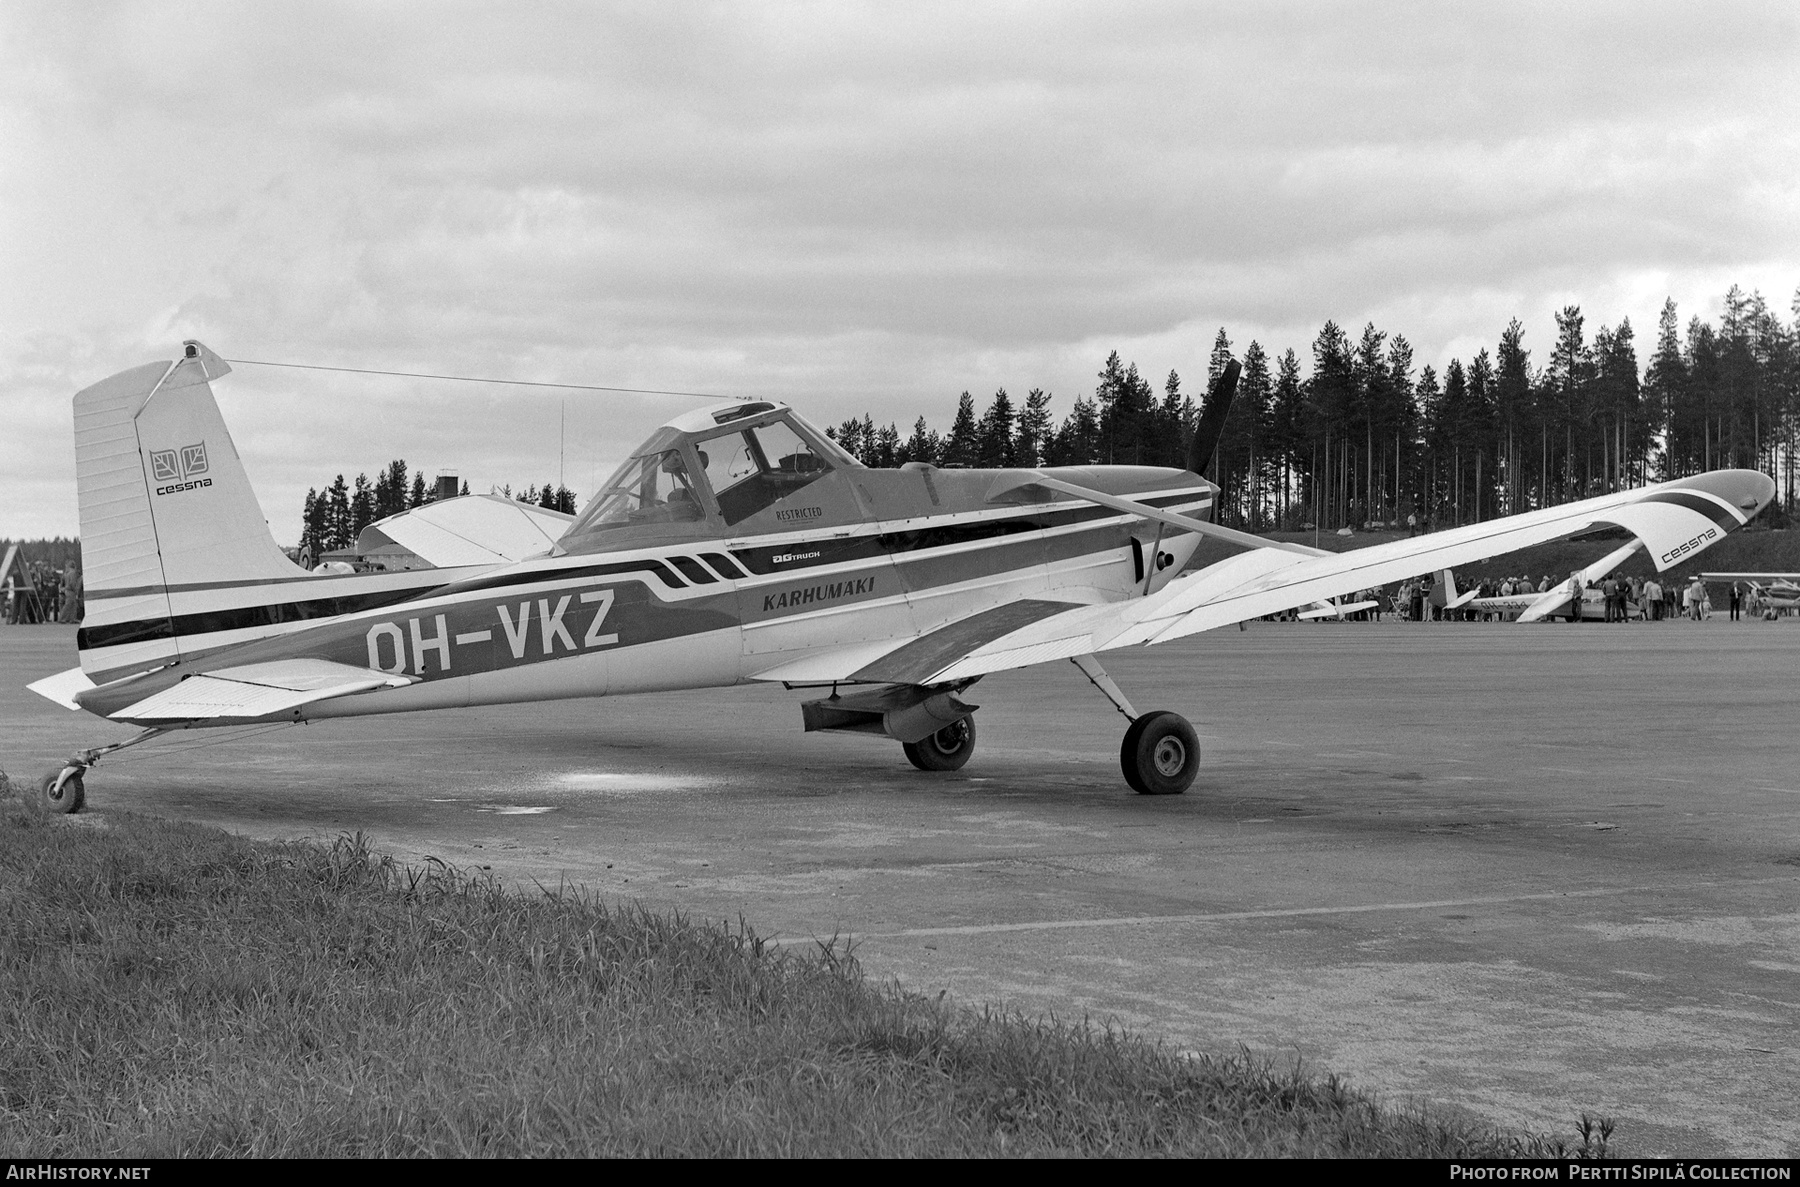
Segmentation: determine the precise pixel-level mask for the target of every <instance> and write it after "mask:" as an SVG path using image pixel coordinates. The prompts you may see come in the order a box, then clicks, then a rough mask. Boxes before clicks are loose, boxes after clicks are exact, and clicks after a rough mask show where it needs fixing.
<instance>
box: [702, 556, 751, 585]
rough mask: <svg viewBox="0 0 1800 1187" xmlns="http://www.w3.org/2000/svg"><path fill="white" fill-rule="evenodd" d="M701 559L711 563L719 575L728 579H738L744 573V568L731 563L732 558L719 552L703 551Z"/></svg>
mask: <svg viewBox="0 0 1800 1187" xmlns="http://www.w3.org/2000/svg"><path fill="white" fill-rule="evenodd" d="M700 559H701V560H703V561H705V562H706V563H707V564H709V565H711V566H712V567H713V569H714V570H715V571H716V572H717V573H718V574H719V576H721V577H723V578H725V580H727V581H736V580H737V579H738V578H739V577H742V576H743V575H744V570H742V569H741V568H739V567H738V566H736V565H734V564H732V563H731V558H730V557H728V556H725V555H723V554H721V553H717V552H703V553H701V554H700Z"/></svg>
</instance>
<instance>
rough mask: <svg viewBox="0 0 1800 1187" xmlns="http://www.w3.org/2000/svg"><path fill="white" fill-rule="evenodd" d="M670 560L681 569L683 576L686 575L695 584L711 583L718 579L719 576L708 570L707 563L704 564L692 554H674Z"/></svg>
mask: <svg viewBox="0 0 1800 1187" xmlns="http://www.w3.org/2000/svg"><path fill="white" fill-rule="evenodd" d="M669 560H670V561H671V562H672V563H673V564H674V565H675V567H676V568H677V569H680V570H681V575H682V576H683V577H686V578H687V579H688V580H689V581H692V582H693V583H694V584H695V585H711V584H713V583H714V582H716V581H718V578H717V577H714V576H713V575H712V573H710V572H709V571H708V570H707V568H706V566H705V565H702V564H701V563H700V562H699V561H697V560H695V559H694V558H693V557H691V556H672V557H670V558H669Z"/></svg>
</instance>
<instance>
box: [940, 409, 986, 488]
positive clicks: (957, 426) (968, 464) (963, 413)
mask: <svg viewBox="0 0 1800 1187" xmlns="http://www.w3.org/2000/svg"><path fill="white" fill-rule="evenodd" d="M980 457H981V454H980V452H979V445H978V443H977V441H976V424H975V397H973V396H971V395H970V394H969V393H968V392H964V393H963V394H962V398H961V399H960V400H958V401H957V404H956V419H955V420H953V421H951V422H950V432H949V434H948V435H946V436H945V438H944V452H943V460H942V461H941V462H939V463H938V464H939V465H941V466H943V467H944V468H946V469H952V468H954V469H969V468H972V467H974V466H975V465H976V464H977V463H978V462H979V460H980Z"/></svg>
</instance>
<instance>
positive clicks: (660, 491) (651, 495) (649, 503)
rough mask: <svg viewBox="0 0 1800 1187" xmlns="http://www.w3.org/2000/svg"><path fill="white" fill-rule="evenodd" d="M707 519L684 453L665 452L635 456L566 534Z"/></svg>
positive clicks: (673, 450) (676, 451)
mask: <svg viewBox="0 0 1800 1187" xmlns="http://www.w3.org/2000/svg"><path fill="white" fill-rule="evenodd" d="M703 518H705V512H704V510H703V508H702V506H701V503H700V495H699V492H697V491H696V490H695V489H694V482H693V479H692V478H690V477H689V476H688V470H687V464H686V463H685V462H684V461H683V460H682V457H681V451H680V450H679V449H665V450H661V451H659V452H657V453H649V454H644V455H641V456H639V457H634V458H632V459H631V460H630V461H628V462H626V463H625V464H624V465H623V466H621V467H620V468H619V470H618V472H617V473H616V474H614V475H613V476H612V481H610V482H608V483H607V484H606V489H604V490H602V491H601V492H600V493H599V494H598V495H597V496H595V498H594V500H593V501H592V502H591V503H589V504H588V507H587V510H585V511H583V512H582V514H581V518H580V519H578V520H576V522H575V523H574V525H573V526H572V527H570V529H569V531H568V532H567V533H566V535H567V536H571V537H572V536H578V535H585V534H587V533H589V532H598V531H605V530H607V529H609V528H622V527H629V526H632V525H635V524H645V523H685V522H689V521H692V520H699V519H703Z"/></svg>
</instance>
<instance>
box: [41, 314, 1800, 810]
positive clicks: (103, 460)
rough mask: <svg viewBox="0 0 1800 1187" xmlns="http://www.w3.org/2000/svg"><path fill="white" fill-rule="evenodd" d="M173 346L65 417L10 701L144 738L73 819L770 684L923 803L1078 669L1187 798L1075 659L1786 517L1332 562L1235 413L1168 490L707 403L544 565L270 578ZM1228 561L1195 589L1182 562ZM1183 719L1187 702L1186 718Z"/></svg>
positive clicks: (1160, 755)
mask: <svg viewBox="0 0 1800 1187" xmlns="http://www.w3.org/2000/svg"><path fill="white" fill-rule="evenodd" d="M230 370H231V368H230V367H229V366H228V365H227V364H226V363H225V361H224V360H223V359H221V358H219V357H218V356H217V355H215V354H214V353H213V352H212V351H210V350H208V349H207V348H206V347H204V346H202V345H201V344H200V343H198V342H188V343H186V344H185V348H184V350H183V353H182V357H181V358H179V359H177V360H175V361H174V362H172V363H171V362H156V363H147V364H145V365H143V366H141V367H136V368H133V369H132V370H129V371H123V372H121V373H119V374H117V375H114V376H112V377H111V378H109V379H105V380H102V381H101V382H99V383H97V384H95V385H94V386H92V387H90V388H87V389H86V390H85V391H82V392H80V393H78V394H77V395H76V397H75V464H76V477H77V486H78V493H79V498H80V511H81V543H82V552H83V560H84V566H85V570H86V595H87V609H86V616H85V617H84V618H83V620H82V623H81V628H80V631H79V633H78V635H77V647H78V648H79V651H80V657H81V666H80V667H79V668H76V669H71V670H70V671H67V672H64V673H62V674H60V675H58V676H52V677H49V678H47V679H45V680H41V681H38V682H37V683H36V684H33V685H32V686H31V687H32V688H33V690H34V691H37V692H39V693H42V694H43V695H45V696H48V697H50V698H52V699H54V700H56V701H58V702H59V703H61V704H63V705H65V706H67V707H69V708H71V709H85V710H87V711H88V712H90V713H93V714H96V715H98V716H100V717H104V718H106V719H107V720H109V721H117V722H124V723H127V724H130V725H135V726H138V727H140V732H139V733H137V734H136V735H134V736H132V737H131V738H129V739H127V740H125V741H122V742H117V743H113V744H110V745H103V746H97V747H95V748H93V749H90V750H84V751H82V752H81V753H79V754H77V755H75V756H74V757H73V758H71V759H70V760H69V761H68V762H66V763H64V764H62V765H60V766H59V767H58V768H57V769H56V770H54V771H52V772H51V773H50V774H48V775H47V776H45V778H44V780H43V782H42V784H41V785H40V789H39V790H40V793H41V797H42V801H43V803H44V804H45V805H46V806H47V807H49V808H50V809H51V810H54V811H62V812H73V811H76V810H78V809H79V808H80V807H81V805H82V802H83V797H84V787H83V779H84V777H85V775H86V774H87V772H88V770H89V768H91V767H92V766H94V764H95V763H96V762H98V761H99V760H100V759H101V758H102V757H104V756H105V755H107V754H110V753H113V752H114V751H117V750H120V749H123V748H125V747H128V746H135V745H138V744H140V743H143V742H146V741H149V740H151V739H154V738H158V737H162V736H164V735H166V734H169V733H171V732H172V731H177V730H189V729H200V728H207V727H217V726H233V725H247V724H252V723H267V722H301V721H320V720H324V719H327V718H333V717H352V716H360V715H363V714H372V713H404V712H411V711H418V710H427V709H445V708H461V707H466V706H475V705H492V704H502V703H506V702H512V701H531V700H549V699H554V698H560V697H602V696H621V695H625V694H628V693H638V692H653V691H666V690H671V689H683V688H705V687H714V686H719V685H732V684H750V683H779V684H782V685H784V686H786V687H788V688H790V689H800V690H804V692H805V699H804V700H803V701H802V703H801V705H800V718H801V723H802V724H803V726H804V728H805V729H807V730H831V731H841V732H849V733H865V734H879V735H882V736H884V737H887V738H891V739H893V740H894V741H895V742H898V743H899V744H900V747H901V749H902V750H903V751H904V753H905V755H906V757H907V758H908V759H909V760H910V761H911V762H912V763H913V765H914V766H917V767H919V768H921V769H923V770H927V771H951V770H955V769H957V768H959V767H961V766H962V765H963V764H964V763H965V762H967V761H968V759H969V756H970V755H971V753H973V751H974V748H975V725H974V718H973V714H974V713H975V711H976V706H975V705H973V704H971V703H969V701H968V700H967V699H966V698H967V696H968V694H969V688H970V686H971V685H973V684H974V683H975V682H976V681H978V680H980V679H981V678H982V677H983V676H985V675H987V674H988V673H990V672H998V671H1004V670H1007V669H1011V668H1019V667H1025V666H1028V665H1031V664H1042V663H1051V662H1056V661H1064V660H1067V661H1072V662H1073V663H1075V664H1076V665H1077V666H1078V667H1079V668H1080V669H1081V670H1082V672H1084V673H1085V674H1086V675H1087V677H1088V679H1089V680H1090V681H1092V683H1093V684H1094V686H1095V687H1096V688H1097V689H1099V691H1100V692H1101V693H1102V694H1104V696H1105V697H1106V698H1107V699H1108V700H1109V701H1111V703H1112V704H1113V706H1114V707H1116V708H1117V709H1118V711H1119V712H1120V713H1122V714H1123V715H1124V716H1125V717H1126V719H1127V720H1128V721H1129V723H1130V724H1129V727H1128V728H1127V729H1126V731H1125V736H1124V741H1123V744H1122V745H1121V747H1120V755H1119V758H1120V766H1121V768H1122V769H1123V772H1124V776H1125V780H1126V782H1127V783H1129V784H1130V785H1131V786H1132V787H1133V788H1135V789H1136V790H1137V791H1139V792H1142V793H1145V794H1153V795H1154V794H1169V793H1178V792H1182V791H1185V790H1186V789H1187V787H1188V786H1189V785H1190V784H1191V783H1192V782H1193V780H1194V776H1195V773H1196V771H1197V770H1198V767H1199V763H1200V746H1199V743H1198V739H1197V737H1196V735H1195V732H1194V729H1193V727H1192V726H1191V725H1189V724H1188V722H1187V721H1186V720H1185V719H1184V718H1182V717H1181V716H1180V715H1178V714H1176V713H1174V712H1170V711H1167V710H1161V711H1155V712H1149V713H1139V712H1138V710H1137V709H1136V708H1134V707H1133V706H1132V703H1131V701H1130V700H1128V699H1127V697H1126V695H1125V693H1124V692H1123V691H1122V690H1121V689H1120V688H1119V687H1118V686H1117V685H1116V684H1115V683H1114V682H1113V681H1112V679H1111V678H1109V677H1108V676H1107V674H1106V672H1105V670H1104V669H1103V668H1102V667H1101V666H1100V663H1099V660H1098V659H1097V658H1096V657H1097V656H1098V655H1099V654H1100V653H1102V652H1105V651H1109V650H1113V649H1116V648H1121V647H1133V646H1139V645H1156V644H1159V643H1167V642H1169V641H1171V640H1173V639H1179V638H1182V637H1184V636H1187V635H1192V634H1195V633H1198V632H1201V631H1207V630H1212V629H1214V628H1216V627H1221V626H1229V625H1232V624H1235V623H1238V622H1241V621H1244V620H1246V619H1252V618H1257V617H1260V616H1262V615H1266V614H1273V613H1277V612H1280V611H1286V610H1290V609H1297V608H1299V607H1307V606H1322V607H1325V612H1329V611H1330V608H1331V605H1332V603H1331V601H1330V599H1333V598H1337V597H1339V596H1341V595H1344V594H1347V593H1350V592H1351V591H1354V590H1361V589H1368V588H1372V587H1375V586H1380V585H1383V584H1386V583H1388V582H1392V581H1397V580H1400V579H1403V578H1405V577H1409V576H1413V575H1416V574H1419V573H1425V572H1430V571H1433V570H1437V569H1442V568H1445V567H1447V566H1450V565H1457V564H1468V563H1470V562H1472V561H1476V560H1480V559H1482V558H1485V557H1489V556H1495V555H1499V554H1502V553H1506V552H1510V551H1513V550H1514V549H1518V548H1523V547H1526V546H1528V545H1532V544H1538V543H1542V542H1544V541H1548V540H1552V539H1556V538H1559V537H1562V536H1567V535H1570V534H1573V533H1577V532H1583V531H1588V530H1591V529H1593V528H1595V527H1598V526H1608V525H1610V526H1617V527H1620V528H1624V529H1625V530H1627V531H1629V532H1631V533H1632V534H1633V535H1634V536H1635V537H1636V538H1637V539H1638V541H1639V542H1641V544H1642V546H1643V547H1644V548H1645V549H1647V550H1648V552H1649V554H1650V555H1651V557H1653V558H1654V560H1655V563H1656V565H1657V567H1658V568H1659V569H1665V568H1667V567H1668V566H1670V565H1672V564H1674V563H1676V562H1677V561H1680V560H1683V559H1686V558H1688V557H1690V556H1691V555H1693V554H1694V553H1696V552H1698V551H1699V550H1701V549H1703V548H1706V547H1707V546H1708V545H1710V544H1712V543H1713V542H1714V541H1716V540H1718V539H1720V538H1722V537H1723V536H1724V535H1725V533H1726V532H1729V531H1731V530H1732V529H1734V528H1737V527H1739V526H1741V525H1742V524H1744V523H1745V522H1747V521H1748V520H1749V519H1750V518H1751V517H1752V516H1754V515H1755V514H1756V513H1757V512H1758V511H1760V510H1761V509H1762V507H1763V506H1764V504H1766V503H1767V502H1768V501H1769V499H1770V498H1771V497H1773V495H1774V492H1775V484H1774V482H1773V481H1772V480H1771V479H1769V478H1768V477H1766V476H1764V475H1763V474H1760V473H1757V472H1755V471H1747V470H1722V471H1714V472H1712V473H1707V474H1701V475H1698V476H1695V477H1692V478H1684V479H1679V480H1677V481H1674V482H1665V483H1662V484H1660V485H1657V486H1649V487H1644V488H1641V489H1636V490H1627V491H1619V492H1617V493H1614V494H1608V495H1602V496H1600V497H1598V498H1592V499H1587V500H1585V501H1582V502H1578V503H1570V504H1567V505H1564V506H1560V507H1549V508H1544V509H1542V510H1538V511H1531V512H1527V513H1525V514H1523V515H1515V516H1512V517H1510V518H1506V519H1497V520H1491V521H1489V522H1487V523H1481V524H1475V525H1471V526H1469V527H1463V528H1457V529H1455V530H1452V531H1444V532H1437V533H1434V534H1430V535H1426V536H1421V537H1417V538H1413V539H1408V540H1396V541H1394V542H1392V543H1388V544H1381V545H1376V546H1374V547H1370V548H1364V549H1360V550H1357V551H1353V552H1347V553H1342V554H1332V553H1325V552H1320V551H1318V550H1316V549H1312V548H1306V547H1303V546H1301V545H1298V544H1289V543H1282V542H1276V541H1270V540H1265V539H1262V538H1261V537H1258V536H1254V535H1250V534H1247V533H1244V532H1239V531H1234V530H1231V529H1229V528H1225V527H1222V526H1219V525H1217V524H1214V523H1213V522H1211V520H1212V513H1213V509H1214V500H1215V498H1216V496H1217V492H1218V488H1217V487H1216V486H1215V485H1214V484H1213V483H1211V482H1209V481H1208V480H1207V479H1206V478H1204V477H1202V475H1203V474H1204V473H1205V472H1206V470H1207V468H1208V466H1209V465H1210V462H1211V455H1212V453H1213V449H1214V446H1215V444H1216V443H1217V441H1218V437H1219V432H1220V429H1221V428H1222V426H1223V424H1224V420H1225V415H1226V412H1227V410H1228V409H1229V406H1230V400H1231V396H1232V393H1233V391H1234V389H1235V385H1236V382H1237V366H1236V364H1235V363H1234V364H1232V365H1231V366H1230V368H1228V370H1227V371H1226V373H1225V374H1224V375H1223V376H1221V377H1220V379H1219V381H1218V382H1217V383H1216V384H1215V385H1214V389H1213V390H1212V391H1211V392H1210V393H1209V394H1208V398H1207V401H1206V403H1205V406H1204V409H1203V411H1202V415H1201V419H1200V424H1199V426H1198V429H1197V431H1196V434H1195V441H1194V447H1193V451H1192V454H1191V456H1190V458H1189V465H1188V468H1187V469H1185V470H1181V469H1171V468H1162V467H1152V466H1079V467H1045V468H1036V469H1029V468H1020V469H1007V470H958V469H939V468H937V467H934V466H930V465H925V464H921V463H911V464H908V465H905V466H902V467H900V468H899V469H893V470H882V469H871V468H869V467H867V466H864V465H862V464H861V463H859V462H858V461H856V459H855V458H853V457H851V456H850V455H848V454H847V453H845V452H844V451H843V450H841V449H839V448H838V447H837V446H836V445H835V444H834V443H833V442H832V441H831V440H830V439H829V438H828V437H826V436H825V435H824V434H823V433H821V432H819V431H818V430H817V429H815V428H814V427H813V426H812V425H810V424H808V423H807V422H806V421H805V420H804V419H802V418H801V417H800V416H799V415H798V414H797V413H796V412H795V411H794V410H793V409H791V408H789V407H787V406H785V405H783V404H778V403H770V402H766V401H735V402H732V401H727V402H721V403H719V404H717V405H716V406H712V407H707V408H702V409H700V410H697V411H690V412H687V413H685V414H683V415H681V416H678V417H676V418H675V419H674V420H671V421H670V422H669V423H668V424H666V425H664V426H663V427H662V428H660V429H658V430H657V431H656V432H655V433H654V434H652V435H651V437H650V439H649V440H647V441H645V442H644V443H643V444H642V445H640V446H639V447H638V448H637V449H635V450H633V451H632V454H631V457H630V459H629V460H628V461H627V462H626V463H625V464H624V465H623V466H621V467H620V468H619V470H618V472H617V473H615V474H614V475H613V476H612V478H611V479H610V480H609V481H608V482H607V483H606V485H605V487H604V488H603V489H602V490H601V491H600V492H599V493H598V494H596V495H595V496H594V497H593V499H592V500H591V501H590V502H589V503H588V504H587V506H586V508H585V509H584V510H583V511H582V512H581V514H580V515H579V516H577V517H576V518H574V519H573V520H572V521H569V522H567V523H566V525H564V524H560V523H558V524H556V526H557V527H560V528H563V530H562V531H561V532H560V534H555V533H554V532H550V533H546V532H545V530H544V524H545V521H544V520H542V519H541V518H532V517H530V516H529V514H528V512H527V511H526V510H524V509H521V508H519V507H518V505H516V504H509V503H508V502H507V501H505V500H499V499H494V498H490V497H485V496H470V497H464V498H461V499H454V500H448V501H444V502H440V503H434V504H429V505H427V506H426V507H424V508H420V509H418V510H416V511H410V512H406V513H403V514H401V515H398V516H393V517H390V518H389V519H386V520H383V521H381V522H380V523H379V524H378V525H377V527H378V528H379V529H380V530H381V531H382V533H383V534H384V535H386V536H387V537H388V538H390V539H392V540H395V541H397V542H399V543H402V544H404V545H405V546H406V547H408V548H409V549H411V550H412V551H415V552H416V553H418V554H419V555H420V556H422V557H423V558H424V560H425V561H427V562H429V563H430V564H433V565H435V566H437V567H435V568H426V569H417V570H412V571H407V572H389V573H370V574H355V575H336V574H333V575H315V574H312V573H309V572H307V571H306V570H304V569H301V568H300V567H299V566H297V565H295V564H293V563H292V562H290V561H289V560H288V559H287V557H286V556H285V555H284V554H283V553H282V551H281V550H280V549H279V548H278V547H277V546H276V544H275V541H274V540H273V538H272V537H271V536H270V534H269V529H268V526H267V524H266V523H265V522H264V519H263V515H262V511H261V509H260V508H259V507H258V505H257V503H256V499H255V496H254V495H253V494H252V492H251V488H250V484H249V480H248V478H247V477H246V475H245V472H244V469H243V466H242V464H241V463H240V461H239V459H238V455H237V450H236V449H235V448H234V446H233V445H232V441H231V436H230V434H229V433H228V432H227V431H226V428H225V424H224V422H223V420H222V419H221V417H220V414H219V409H218V406H217V404H216V403H215V402H214V400H213V396H212V390H211V386H210V385H211V383H212V382H213V381H215V380H218V379H220V378H221V377H223V376H225V375H226V374H228V373H229V372H230ZM1208 536H1210V537H1214V538H1216V539H1219V540H1223V541H1225V542H1227V543H1229V544H1233V545H1237V546H1239V547H1240V548H1241V549H1242V551H1240V552H1237V553H1235V554H1233V555H1230V556H1228V557H1227V558H1226V559H1224V560H1221V561H1218V562H1217V563H1214V564H1211V565H1208V566H1206V567H1204V568H1200V569H1197V570H1196V571H1194V572H1184V571H1183V570H1184V568H1185V567H1186V565H1187V562H1188V560H1189V559H1190V558H1191V556H1192V554H1193V552H1194V549H1195V548H1196V547H1197V546H1198V544H1199V542H1200V541H1201V539H1202V538H1203V537H1208ZM1198 693H1199V689H1198V687H1196V695H1198Z"/></svg>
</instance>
